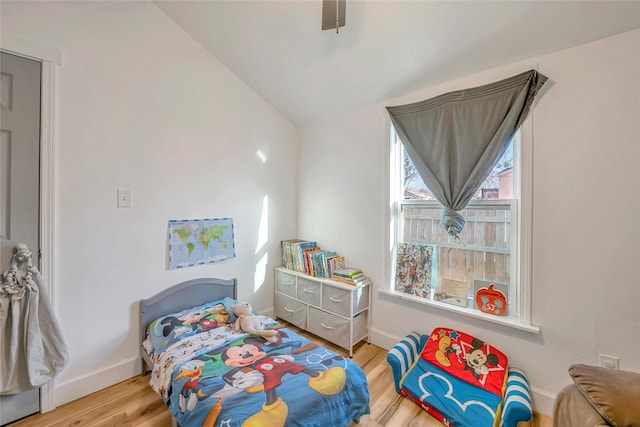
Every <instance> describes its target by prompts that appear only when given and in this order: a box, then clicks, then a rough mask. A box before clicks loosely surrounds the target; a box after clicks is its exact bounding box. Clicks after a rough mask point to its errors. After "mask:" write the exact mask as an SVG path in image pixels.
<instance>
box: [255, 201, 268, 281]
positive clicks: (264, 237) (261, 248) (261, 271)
mask: <svg viewBox="0 0 640 427" xmlns="http://www.w3.org/2000/svg"><path fill="white" fill-rule="evenodd" d="M268 241H269V196H267V195H265V196H264V199H262V213H261V214H260V224H259V225H258V239H257V244H256V255H260V253H262V252H264V254H263V255H262V257H261V258H260V260H259V261H258V262H257V263H256V271H255V277H254V291H257V290H258V289H260V287H261V286H262V285H263V284H264V280H265V277H266V272H267V261H268V256H267V254H268V252H267V248H266V246H267V242H268Z"/></svg>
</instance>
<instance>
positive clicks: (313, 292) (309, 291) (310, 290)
mask: <svg viewBox="0 0 640 427" xmlns="http://www.w3.org/2000/svg"><path fill="white" fill-rule="evenodd" d="M303 291H305V292H306V293H308V294H315V293H316V291H315V290H314V289H303Z"/></svg>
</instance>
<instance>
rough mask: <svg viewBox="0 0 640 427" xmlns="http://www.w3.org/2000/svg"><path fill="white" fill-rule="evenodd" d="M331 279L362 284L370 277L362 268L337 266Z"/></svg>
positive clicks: (355, 284) (356, 284)
mask: <svg viewBox="0 0 640 427" xmlns="http://www.w3.org/2000/svg"><path fill="white" fill-rule="evenodd" d="M333 280H337V281H338V282H342V283H347V284H349V285H354V286H358V285H362V284H364V283H366V282H367V281H369V280H370V279H369V278H368V277H367V276H365V275H364V273H363V272H362V270H360V269H359V268H354V267H344V268H339V269H337V270H335V271H334V272H333Z"/></svg>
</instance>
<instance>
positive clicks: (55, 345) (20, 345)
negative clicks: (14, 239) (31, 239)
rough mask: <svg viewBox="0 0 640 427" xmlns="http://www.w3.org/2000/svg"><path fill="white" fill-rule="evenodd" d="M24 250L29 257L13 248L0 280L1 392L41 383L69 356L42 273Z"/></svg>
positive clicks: (13, 390)
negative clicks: (12, 253) (0, 281)
mask: <svg viewBox="0 0 640 427" xmlns="http://www.w3.org/2000/svg"><path fill="white" fill-rule="evenodd" d="M21 245H22V244H21ZM22 246H23V247H24V248H25V249H26V246H25V245H22ZM20 247H21V246H20V245H19V246H18V248H20ZM18 248H17V249H18ZM26 250H27V255H28V256H27V258H28V259H25V258H21V257H19V256H18V257H17V256H16V255H17V254H15V252H16V251H15V250H14V256H13V258H12V260H11V266H10V267H9V270H7V271H6V272H5V273H3V274H2V283H1V284H0V333H1V335H0V358H1V359H0V395H7V394H17V393H21V392H23V391H27V390H30V389H33V388H37V387H40V386H41V385H43V384H45V383H47V382H49V381H51V380H52V379H53V378H54V377H55V376H56V375H57V374H58V373H59V372H60V371H61V370H62V369H63V368H64V366H65V365H66V363H67V360H68V355H67V346H66V344H65V342H64V339H63V336H62V331H61V329H60V326H59V325H58V321H57V319H56V318H55V315H54V313H53V310H52V307H51V305H50V303H49V299H48V298H47V296H46V295H45V294H44V292H43V289H44V287H43V284H44V281H43V278H42V275H41V274H40V272H39V271H38V269H37V268H36V267H35V266H33V265H32V263H31V254H30V253H29V252H28V249H26ZM23 255H24V254H23Z"/></svg>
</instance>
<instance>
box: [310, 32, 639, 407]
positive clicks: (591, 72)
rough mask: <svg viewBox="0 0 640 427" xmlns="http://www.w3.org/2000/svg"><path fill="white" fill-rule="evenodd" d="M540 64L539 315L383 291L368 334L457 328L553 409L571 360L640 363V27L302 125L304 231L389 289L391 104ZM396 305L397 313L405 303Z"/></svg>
mask: <svg viewBox="0 0 640 427" xmlns="http://www.w3.org/2000/svg"><path fill="white" fill-rule="evenodd" d="M530 68H537V69H539V71H540V72H542V73H543V74H545V75H547V76H548V77H549V79H550V81H549V83H548V84H547V87H546V88H544V89H543V90H544V91H545V92H546V93H544V95H543V96H542V97H541V98H540V100H539V103H538V105H537V106H536V107H535V110H534V113H533V114H534V115H533V132H534V195H533V209H534V211H533V242H532V245H533V272H532V276H533V277H532V288H533V291H532V293H533V295H532V297H533V311H532V317H533V323H534V324H535V325H537V326H539V327H540V328H541V334H539V335H536V334H532V335H530V334H527V333H524V332H516V331H514V330H511V329H507V328H505V327H497V326H494V325H491V324H487V323H484V322H482V321H479V320H474V319H467V318H465V317H460V316H458V315H454V314H449V313H447V312H443V311H436V310H435V309H432V308H429V307H427V306H423V305H419V304H415V303H411V302H406V301H400V300H398V299H395V298H391V297H388V296H385V295H382V294H376V295H374V298H373V325H372V326H373V334H372V336H373V343H374V344H378V345H380V346H382V347H385V348H389V347H390V346H392V345H393V344H394V343H395V342H397V340H398V339H400V338H401V337H402V336H404V335H405V334H406V333H407V332H409V331H411V330H418V331H421V332H423V333H428V332H429V331H431V330H432V329H433V328H434V327H436V326H449V327H453V328H459V329H462V330H464V331H466V332H469V333H471V334H474V335H476V336H478V337H481V338H484V339H485V340H486V341H488V342H490V343H492V344H495V345H496V346H497V347H498V348H501V349H502V350H503V351H505V353H507V354H508V355H509V357H510V361H511V363H512V364H513V365H515V366H519V367H521V368H523V369H524V370H525V371H527V373H528V375H529V379H530V381H531V385H532V386H533V389H534V404H535V406H536V409H537V410H538V411H539V412H541V413H544V414H547V415H550V414H551V410H552V406H551V405H552V402H553V398H554V396H555V394H556V393H557V392H558V390H559V389H560V388H561V387H562V386H564V385H566V384H568V383H569V382H570V378H569V376H568V374H567V368H568V367H569V365H571V364H574V363H588V364H597V363H598V354H599V353H605V354H609V355H614V356H617V357H619V358H620V368H621V369H624V370H633V371H640V310H638V291H639V288H638V283H639V279H638V275H639V271H638V267H637V264H638V261H637V259H638V255H640V192H639V191H638V183H640V30H634V31H631V32H627V33H623V34H620V35H617V36H614V37H610V38H606V39H603V40H599V41H596V42H593V43H589V44H585V45H582V46H578V47H575V48H571V49H567V50H563V51H559V52H556V53H553V54H549V55H544V56H540V57H536V58H531V59H528V60H524V61H521V62H518V63H514V64H508V65H505V66H503V67H500V68H497V69H492V70H487V71H486V72H483V73H480V74H477V75H473V76H469V77H467V78H463V79H459V80H456V81H451V82H445V83H443V84H441V85H438V86H434V87H429V88H424V90H422V91H420V92H417V93H412V94H409V95H407V96H406V97H402V98H398V99H391V100H388V101H387V102H385V103H383V104H376V105H371V106H369V107H367V108H363V109H361V110H359V111H356V112H353V113H351V114H348V115H342V116H341V117H339V118H336V119H335V120H329V121H326V122H318V123H313V124H311V125H309V126H306V127H305V128H304V129H302V144H301V147H300V150H299V156H300V157H299V169H300V184H299V196H298V203H299V208H298V237H301V238H305V239H314V240H317V241H318V242H319V243H320V245H321V246H325V247H327V248H333V249H334V250H336V251H338V252H341V253H343V254H344V255H345V256H346V257H347V258H348V262H349V263H350V264H352V265H355V266H358V267H361V268H362V269H364V271H365V272H367V273H368V274H369V275H370V276H371V277H372V278H373V280H374V283H375V285H376V287H377V288H380V289H388V288H389V286H390V284H389V281H390V280H389V279H388V277H389V271H388V269H387V268H385V262H386V261H387V260H388V259H387V257H386V254H387V253H388V252H389V243H388V241H387V240H386V234H387V230H388V229H389V216H388V214H387V213H388V211H389V203H388V199H387V193H388V179H387V174H388V161H389V160H388V159H389V154H388V151H389V143H388V134H389V121H388V119H387V115H386V112H385V110H384V106H385V105H398V104H403V103H409V102H415V101H418V100H422V99H427V98H429V97H432V96H436V95H439V94H441V93H444V92H448V91H451V90H456V89H462V88H466V87H473V86H476V85H480V84H483V83H489V82H491V81H496V80H499V79H502V78H505V77H508V76H510V75H514V74H517V73H519V72H522V71H525V70H527V69H530ZM400 313H402V315H400V316H399V314H400Z"/></svg>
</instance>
